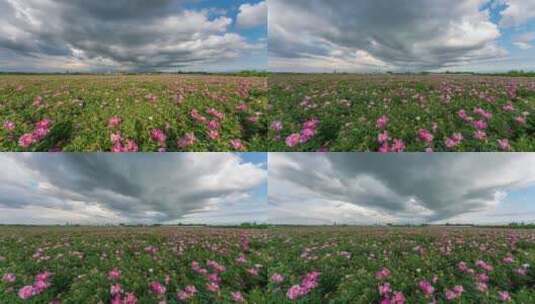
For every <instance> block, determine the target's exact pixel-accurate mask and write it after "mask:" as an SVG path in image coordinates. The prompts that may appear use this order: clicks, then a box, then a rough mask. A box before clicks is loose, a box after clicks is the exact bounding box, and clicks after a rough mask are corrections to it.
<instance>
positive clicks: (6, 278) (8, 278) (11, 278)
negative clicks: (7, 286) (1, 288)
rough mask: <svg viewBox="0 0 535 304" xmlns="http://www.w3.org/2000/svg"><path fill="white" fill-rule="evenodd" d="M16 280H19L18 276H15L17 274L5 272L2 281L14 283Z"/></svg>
mask: <svg viewBox="0 0 535 304" xmlns="http://www.w3.org/2000/svg"><path fill="white" fill-rule="evenodd" d="M15 280H17V276H15V274H13V273H9V272H8V273H5V274H4V275H3V276H2V281H4V282H6V283H13V282H15Z"/></svg>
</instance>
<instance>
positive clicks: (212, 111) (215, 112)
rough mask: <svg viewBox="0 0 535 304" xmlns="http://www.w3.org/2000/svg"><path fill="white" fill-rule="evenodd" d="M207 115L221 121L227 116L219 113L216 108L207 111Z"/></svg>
mask: <svg viewBox="0 0 535 304" xmlns="http://www.w3.org/2000/svg"><path fill="white" fill-rule="evenodd" d="M206 113H208V114H210V115H212V116H214V117H216V118H218V119H219V120H222V119H223V118H225V114H224V113H222V112H219V111H217V110H216V109H214V108H210V109H208V110H206Z"/></svg>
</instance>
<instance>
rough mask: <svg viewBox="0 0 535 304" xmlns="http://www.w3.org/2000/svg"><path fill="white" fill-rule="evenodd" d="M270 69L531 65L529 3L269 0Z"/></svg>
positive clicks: (533, 28) (534, 40) (534, 41)
mask: <svg viewBox="0 0 535 304" xmlns="http://www.w3.org/2000/svg"><path fill="white" fill-rule="evenodd" d="M268 24H269V26H268V54H269V55H268V56H269V63H268V66H269V69H270V70H271V71H275V72H333V71H335V70H336V71H339V72H366V73H368V72H386V71H394V72H418V71H436V72H441V71H448V70H449V71H476V72H503V71H509V70H512V69H517V70H518V69H524V70H535V1H533V0H433V1H429V0H397V1H391V0H337V1H330V0H292V1H286V0H270V1H269V5H268Z"/></svg>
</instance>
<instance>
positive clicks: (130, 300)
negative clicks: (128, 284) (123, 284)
mask: <svg viewBox="0 0 535 304" xmlns="http://www.w3.org/2000/svg"><path fill="white" fill-rule="evenodd" d="M121 304H137V298H136V295H135V294H134V293H132V292H128V293H126V295H125V297H124V299H123V303H121Z"/></svg>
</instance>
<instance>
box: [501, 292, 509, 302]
mask: <svg viewBox="0 0 535 304" xmlns="http://www.w3.org/2000/svg"><path fill="white" fill-rule="evenodd" d="M498 296H499V297H500V300H502V301H503V302H509V301H511V296H510V295H509V292H507V291H498Z"/></svg>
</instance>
